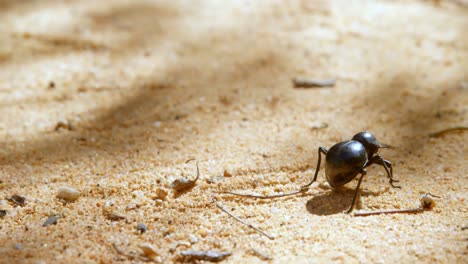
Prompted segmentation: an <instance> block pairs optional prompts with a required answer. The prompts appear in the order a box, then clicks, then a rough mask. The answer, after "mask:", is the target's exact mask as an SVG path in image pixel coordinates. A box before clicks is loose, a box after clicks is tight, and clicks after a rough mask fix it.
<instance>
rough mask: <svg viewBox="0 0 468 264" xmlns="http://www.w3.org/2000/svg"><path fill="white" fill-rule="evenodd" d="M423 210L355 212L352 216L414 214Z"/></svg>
mask: <svg viewBox="0 0 468 264" xmlns="http://www.w3.org/2000/svg"><path fill="white" fill-rule="evenodd" d="M424 210H425V209H424V208H413V209H400V210H382V211H375V212H356V213H354V216H369V215H378V214H398V213H410V214H415V213H419V212H422V211H424Z"/></svg>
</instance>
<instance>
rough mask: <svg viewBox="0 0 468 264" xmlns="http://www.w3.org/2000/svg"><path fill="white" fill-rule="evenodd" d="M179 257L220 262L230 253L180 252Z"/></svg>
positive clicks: (208, 251) (210, 251) (209, 251)
mask: <svg viewBox="0 0 468 264" xmlns="http://www.w3.org/2000/svg"><path fill="white" fill-rule="evenodd" d="M180 255H182V256H183V257H187V258H189V259H192V260H205V261H211V262H218V261H221V260H223V259H225V258H227V257H229V256H231V252H219V251H212V250H207V251H199V250H184V251H181V252H180Z"/></svg>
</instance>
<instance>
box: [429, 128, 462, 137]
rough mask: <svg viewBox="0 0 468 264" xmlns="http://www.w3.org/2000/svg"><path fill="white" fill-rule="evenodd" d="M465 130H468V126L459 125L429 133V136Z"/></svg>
mask: <svg viewBox="0 0 468 264" xmlns="http://www.w3.org/2000/svg"><path fill="white" fill-rule="evenodd" d="M465 130H468V127H466V126H457V127H452V128H447V129H444V130H441V131H437V132H434V133H431V134H429V137H440V136H442V135H444V134H446V133H449V132H455V131H465Z"/></svg>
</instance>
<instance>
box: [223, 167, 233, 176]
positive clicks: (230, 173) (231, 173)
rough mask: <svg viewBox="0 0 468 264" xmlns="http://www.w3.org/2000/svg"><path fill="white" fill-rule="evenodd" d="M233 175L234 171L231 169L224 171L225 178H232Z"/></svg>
mask: <svg viewBox="0 0 468 264" xmlns="http://www.w3.org/2000/svg"><path fill="white" fill-rule="evenodd" d="M232 175H233V172H232V169H229V168H226V169H224V172H223V176H224V177H232Z"/></svg>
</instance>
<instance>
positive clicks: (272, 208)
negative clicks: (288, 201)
mask: <svg viewBox="0 0 468 264" xmlns="http://www.w3.org/2000/svg"><path fill="white" fill-rule="evenodd" d="M279 212H280V210H279V209H278V208H276V207H274V206H272V207H271V208H270V213H272V214H277V213H279Z"/></svg>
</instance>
